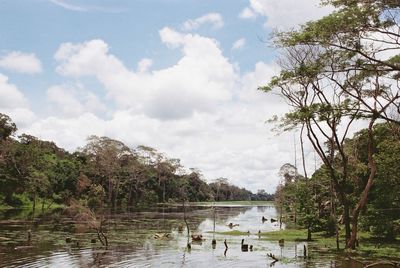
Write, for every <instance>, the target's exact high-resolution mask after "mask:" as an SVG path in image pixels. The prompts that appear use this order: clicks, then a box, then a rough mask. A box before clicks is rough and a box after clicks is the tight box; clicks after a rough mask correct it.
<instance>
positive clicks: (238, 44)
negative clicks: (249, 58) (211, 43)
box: [232, 38, 246, 50]
mask: <svg viewBox="0 0 400 268" xmlns="http://www.w3.org/2000/svg"><path fill="white" fill-rule="evenodd" d="M245 44H246V39H244V38H240V39H238V40H236V41H235V42H234V43H233V45H232V50H235V49H241V48H242V47H244V45H245Z"/></svg>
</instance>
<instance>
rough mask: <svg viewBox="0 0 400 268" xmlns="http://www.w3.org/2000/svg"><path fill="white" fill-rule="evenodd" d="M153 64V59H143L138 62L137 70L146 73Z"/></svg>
mask: <svg viewBox="0 0 400 268" xmlns="http://www.w3.org/2000/svg"><path fill="white" fill-rule="evenodd" d="M151 65H153V61H152V60H151V59H147V58H144V59H141V60H140V61H139V63H138V67H137V71H138V72H139V73H145V72H147V71H148V70H149V68H150V67H151Z"/></svg>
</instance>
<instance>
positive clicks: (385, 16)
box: [264, 0, 400, 248]
mask: <svg viewBox="0 0 400 268" xmlns="http://www.w3.org/2000/svg"><path fill="white" fill-rule="evenodd" d="M325 4H332V5H334V6H335V7H336V10H335V11H334V12H333V13H332V14H330V15H328V16H326V17H324V18H322V19H320V20H318V21H314V22H309V23H307V24H305V25H303V26H302V27H301V28H300V30H298V31H289V32H283V33H278V34H277V35H276V39H275V44H277V46H278V47H280V48H284V49H285V50H286V51H287V61H286V62H288V63H289V65H287V66H284V68H283V69H284V71H283V72H282V73H281V76H280V77H279V78H275V79H274V80H273V82H272V83H271V84H270V86H278V87H280V88H281V90H282V93H283V94H284V95H285V97H286V99H289V100H290V103H291V104H293V103H295V104H297V108H300V107H299V106H301V104H302V102H303V101H304V99H305V98H307V97H308V92H309V91H310V90H314V89H317V90H318V91H319V92H322V94H321V93H319V94H317V95H311V98H313V97H314V96H316V97H318V95H320V96H322V97H324V96H326V95H331V93H332V91H335V97H336V100H339V102H336V104H335V103H333V104H335V105H330V104H332V101H331V100H329V102H326V99H323V101H321V99H317V101H318V103H317V104H316V106H315V105H314V108H316V107H318V106H321V105H320V104H328V106H326V105H324V107H322V108H323V109H324V110H329V109H331V108H332V107H333V108H334V110H336V111H337V113H336V114H338V115H340V117H341V120H339V121H336V120H334V121H331V125H332V126H334V127H336V129H337V126H338V124H340V123H341V124H343V121H344V120H343V119H344V118H346V117H347V120H349V122H352V121H353V120H354V119H358V118H366V119H368V120H369V128H368V129H369V146H368V151H369V157H368V158H369V161H368V168H369V178H368V182H367V184H366V185H365V187H364V189H363V191H362V193H361V194H360V196H359V198H358V201H357V204H356V206H355V207H354V209H353V211H352V216H351V218H350V217H349V216H347V215H346V214H348V212H346V211H348V209H346V208H344V209H345V218H346V220H345V225H346V240H347V247H350V248H354V247H355V242H356V239H357V222H358V217H359V213H360V211H361V210H362V209H363V208H364V207H365V205H366V202H367V198H368V193H369V191H370V190H371V187H372V184H373V182H374V179H375V175H376V173H377V170H376V163H375V160H374V152H373V150H372V148H373V143H374V140H373V138H374V137H373V135H372V129H373V126H374V125H375V123H376V122H377V120H379V119H383V120H386V121H389V122H395V123H399V121H398V119H396V117H395V114H396V113H399V111H400V108H399V105H400V103H399V98H400V95H399V85H398V81H397V80H398V77H399V71H400V64H399V62H400V56H399V50H400V42H399V40H400V35H399V34H398V33H399V29H400V28H399V8H400V4H399V2H398V1H356V0H352V1H347V0H346V1H345V0H328V1H325ZM293 62H294V63H296V64H293ZM293 66H294V68H293ZM288 67H289V68H288ZM294 78H295V79H294ZM282 81H286V85H288V84H287V82H288V81H290V85H289V86H290V90H288V89H286V90H283V88H282ZM316 81H319V83H316ZM310 84H311V88H310ZM295 85H297V86H300V87H303V89H304V90H303V91H301V90H297V92H295V93H300V96H296V95H295V94H293V93H294V91H295V90H294V89H293V88H294V87H295ZM264 89H265V90H268V89H269V88H268V87H267V88H264ZM285 91H286V92H285ZM287 92H288V94H285V93H287ZM304 96H306V97H304ZM313 100H314V99H313ZM341 102H342V103H344V104H345V106H342V107H341V105H340V103H341ZM303 104H304V103H303ZM309 107H313V105H311V104H310V105H309ZM308 111H309V109H306V111H305V112H308ZM314 111H315V109H314ZM299 112H300V110H297V112H296V113H295V114H294V115H293V114H292V116H289V117H287V119H288V120H295V119H298V117H299V115H300V113H299ZM331 115H334V114H333V113H332V114H331ZM332 118H333V117H332ZM303 119H304V117H303ZM348 126H349V125H348ZM348 126H347V127H343V129H345V132H344V133H347V129H348ZM332 130H334V129H333V128H332ZM335 132H336V133H337V131H336V130H335V131H333V132H332V133H333V134H334V133H335ZM335 136H337V135H333V136H332V141H330V145H331V146H333V145H335V146H337V148H336V149H337V150H338V152H339V153H340V154H341V155H342V161H341V162H342V164H341V166H342V171H343V175H346V177H347V174H346V173H347V171H346V170H347V168H348V163H346V162H347V160H346V158H347V156H346V155H345V154H344V151H343V150H342V149H341V148H343V147H342V145H343V143H342V142H341V144H340V147H339V146H338V142H337V141H336V142H333V139H334V138H335ZM326 138H327V140H328V142H329V137H326ZM342 141H343V140H342ZM316 145H317V146H315V145H314V144H313V146H314V148H316V147H319V146H318V143H316ZM318 151H321V150H318V149H317V152H318ZM318 154H319V155H320V156H321V158H325V157H324V156H323V155H322V154H321V153H320V152H318ZM323 161H324V164H326V165H327V166H328V167H329V164H328V161H326V160H324V159H323ZM331 172H332V173H333V172H334V169H332V170H331ZM332 179H333V182H334V183H335V185H336V187H335V188H336V190H337V191H338V193H339V196H341V201H342V203H343V202H347V201H346V200H345V199H344V198H343V197H344V196H343V194H344V192H343V191H341V190H340V188H341V187H338V184H337V182H336V179H335V178H334V176H333V174H332ZM344 182H346V180H344ZM349 220H351V223H352V230H351V232H350V227H349V223H348V221H349Z"/></svg>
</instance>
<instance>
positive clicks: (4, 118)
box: [0, 113, 17, 141]
mask: <svg viewBox="0 0 400 268" xmlns="http://www.w3.org/2000/svg"><path fill="white" fill-rule="evenodd" d="M16 131H17V126H16V125H15V123H14V122H13V121H12V120H11V118H10V117H9V116H8V115H5V114H2V113H0V141H5V140H6V139H7V138H8V137H10V136H12V135H13V134H14V133H15V132H16Z"/></svg>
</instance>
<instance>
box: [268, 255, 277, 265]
mask: <svg viewBox="0 0 400 268" xmlns="http://www.w3.org/2000/svg"><path fill="white" fill-rule="evenodd" d="M267 257H270V258H271V259H273V260H274V263H275V262H277V261H279V259H278V258H277V257H275V255H274V254H272V253H268V254H267Z"/></svg>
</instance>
